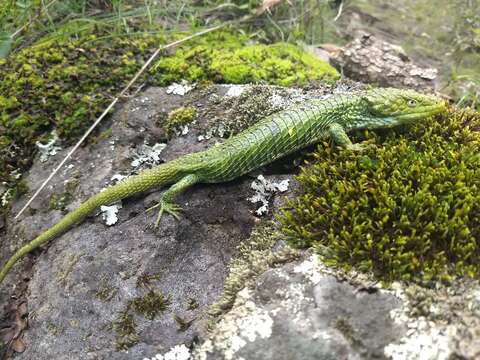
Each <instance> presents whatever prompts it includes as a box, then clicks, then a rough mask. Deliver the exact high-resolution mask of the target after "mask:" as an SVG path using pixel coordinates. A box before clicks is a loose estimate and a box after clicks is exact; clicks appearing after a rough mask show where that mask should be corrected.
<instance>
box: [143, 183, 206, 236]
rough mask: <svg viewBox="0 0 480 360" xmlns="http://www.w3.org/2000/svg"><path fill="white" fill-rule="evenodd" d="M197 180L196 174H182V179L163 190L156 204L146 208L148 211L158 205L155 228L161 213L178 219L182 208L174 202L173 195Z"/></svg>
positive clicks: (176, 194) (178, 193)
mask: <svg viewBox="0 0 480 360" xmlns="http://www.w3.org/2000/svg"><path fill="white" fill-rule="evenodd" d="M198 181H199V179H198V176H197V175H195V174H190V175H186V176H184V177H183V178H182V179H180V181H178V182H176V183H175V184H173V185H172V186H171V187H170V188H169V189H168V190H167V191H165V192H164V193H163V194H162V196H161V197H160V201H159V202H158V204H157V205H155V206H152V207H151V208H149V209H147V210H146V211H147V212H148V211H150V210H153V209H155V208H157V207H160V210H159V211H158V216H157V220H156V221H155V228H157V227H158V225H159V224H160V219H161V218H162V215H163V213H168V214H170V215H172V216H173V217H174V218H175V219H177V220H179V219H180V214H179V213H180V211H182V208H181V207H180V206H178V205H177V204H176V203H175V202H174V200H175V197H177V196H178V195H180V194H181V193H182V192H184V191H185V190H186V189H188V188H189V187H191V186H193V185H195V184H196V183H198Z"/></svg>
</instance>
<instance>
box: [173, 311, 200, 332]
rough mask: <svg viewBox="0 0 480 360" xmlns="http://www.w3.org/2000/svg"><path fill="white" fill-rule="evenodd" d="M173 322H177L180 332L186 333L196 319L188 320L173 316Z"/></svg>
mask: <svg viewBox="0 0 480 360" xmlns="http://www.w3.org/2000/svg"><path fill="white" fill-rule="evenodd" d="M173 320H175V322H176V323H177V325H178V331H181V332H185V331H187V330H188V329H189V328H190V326H191V325H192V323H193V321H194V320H195V318H193V319H191V320H186V319H184V318H182V317H180V316H178V315H173Z"/></svg>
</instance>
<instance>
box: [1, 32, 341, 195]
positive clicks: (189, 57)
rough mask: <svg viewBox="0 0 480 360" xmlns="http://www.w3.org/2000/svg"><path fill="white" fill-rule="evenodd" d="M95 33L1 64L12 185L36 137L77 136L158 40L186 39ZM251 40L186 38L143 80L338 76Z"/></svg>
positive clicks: (227, 35) (300, 54) (6, 167)
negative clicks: (53, 133) (56, 134)
mask: <svg viewBox="0 0 480 360" xmlns="http://www.w3.org/2000/svg"><path fill="white" fill-rule="evenodd" d="M93 30H95V29H92V31H93ZM97 32H98V34H93V33H90V34H88V35H87V34H84V35H83V36H82V37H81V38H80V39H71V38H68V39H66V40H61V41H58V40H52V41H46V42H45V41H43V42H41V43H40V44H36V45H35V46H30V47H29V48H26V49H24V50H20V51H19V52H18V53H14V54H11V55H10V56H9V58H8V59H7V60H3V61H0V130H1V131H0V181H4V182H6V183H7V184H9V186H10V187H11V188H13V187H15V184H17V183H18V181H17V180H18V179H17V175H16V174H18V171H19V170H20V171H21V170H22V169H25V168H26V167H28V166H29V164H30V161H31V159H32V155H33V154H34V151H35V147H34V144H35V142H36V141H38V140H45V139H46V137H47V136H48V132H49V131H50V130H52V129H53V128H55V129H56V131H57V133H58V135H59V136H60V138H61V139H63V140H67V141H68V140H71V139H75V138H77V137H79V136H80V135H81V134H82V133H83V131H85V129H86V128H87V127H88V126H90V124H91V123H92V122H93V121H94V119H95V118H96V116H98V115H99V114H100V113H101V112H102V111H103V110H104V108H105V107H106V105H107V104H108V102H109V101H110V99H111V98H112V96H113V95H115V94H116V93H117V92H118V91H119V90H120V89H122V88H123V87H124V86H125V85H126V83H127V82H128V81H129V80H130V79H131V78H132V76H133V75H134V74H135V73H136V72H137V71H138V69H139V68H140V67H141V65H142V64H143V62H144V61H145V59H146V58H147V57H148V56H149V55H150V54H151V52H152V51H154V50H155V49H156V48H157V47H158V46H159V44H162V43H165V42H167V39H169V40H172V39H175V38H179V37H183V36H185V35H183V34H181V33H177V34H174V35H168V34H165V35H159V34H140V35H138V36H135V37H133V36H127V37H125V36H115V37H109V36H108V37H106V38H105V37H104V36H103V35H105V34H108V33H105V32H103V30H98V31H97ZM249 41H250V39H249V38H248V37H247V36H246V35H242V34H241V33H236V32H228V31H222V32H216V33H212V34H209V35H207V36H204V37H201V38H198V39H196V40H192V41H190V42H188V43H187V44H185V45H183V46H182V47H180V48H178V49H177V51H176V52H175V53H173V54H171V55H166V56H164V57H161V58H160V60H159V61H158V62H157V64H156V65H155V66H154V67H153V68H152V69H151V71H150V73H149V74H148V75H146V76H145V77H144V78H143V79H142V80H141V81H143V82H147V83H149V84H156V85H168V84H169V83H171V82H173V81H181V80H183V79H186V80H189V81H199V80H208V81H215V82H220V83H223V82H227V83H228V82H235V83H245V82H264V83H269V84H283V85H293V84H305V83H306V82H307V81H309V80H317V79H324V80H327V81H329V80H333V79H335V78H337V77H338V74H337V72H336V71H335V70H334V69H333V68H332V67H331V66H330V65H328V64H326V63H325V62H323V61H321V60H319V59H316V58H314V57H313V56H312V55H310V54H307V53H305V52H304V51H302V50H301V49H299V48H297V47H295V46H293V45H289V44H275V45H270V46H268V45H261V44H252V45H247V43H248V42H249Z"/></svg>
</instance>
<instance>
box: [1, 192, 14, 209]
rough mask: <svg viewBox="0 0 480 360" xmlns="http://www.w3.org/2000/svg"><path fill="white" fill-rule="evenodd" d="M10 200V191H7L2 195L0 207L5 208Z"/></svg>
mask: <svg viewBox="0 0 480 360" xmlns="http://www.w3.org/2000/svg"><path fill="white" fill-rule="evenodd" d="M11 199H12V189H8V190H6V191H5V192H4V193H3V194H2V206H3V207H6V206H7V205H8V203H9V202H10V200H11Z"/></svg>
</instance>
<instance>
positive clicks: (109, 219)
mask: <svg viewBox="0 0 480 360" xmlns="http://www.w3.org/2000/svg"><path fill="white" fill-rule="evenodd" d="M121 208H122V204H121V203H118V204H114V205H111V206H105V205H102V206H100V211H101V212H102V218H103V220H104V221H105V224H106V225H108V226H111V225H114V224H116V223H117V221H118V217H117V214H118V210H119V209H121Z"/></svg>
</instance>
